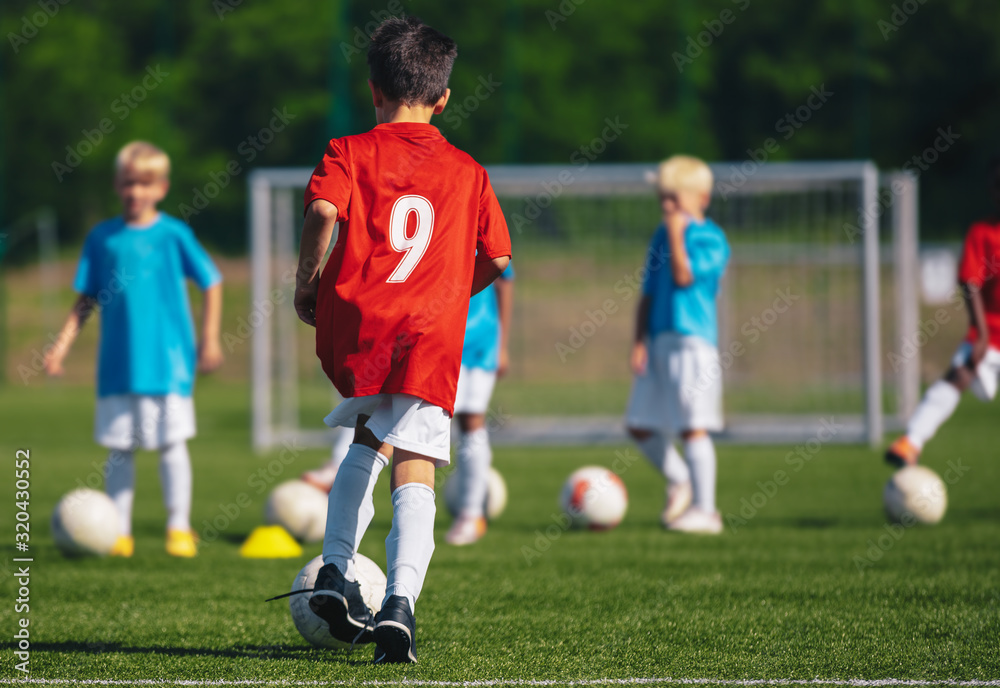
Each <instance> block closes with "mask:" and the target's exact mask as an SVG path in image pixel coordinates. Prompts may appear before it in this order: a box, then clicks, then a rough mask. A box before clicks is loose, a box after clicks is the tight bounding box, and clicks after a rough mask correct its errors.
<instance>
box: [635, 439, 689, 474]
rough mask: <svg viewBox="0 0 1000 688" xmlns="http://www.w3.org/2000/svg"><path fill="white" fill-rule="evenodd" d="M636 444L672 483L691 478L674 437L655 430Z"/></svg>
mask: <svg viewBox="0 0 1000 688" xmlns="http://www.w3.org/2000/svg"><path fill="white" fill-rule="evenodd" d="M636 444H638V445H639V448H640V449H641V450H642V453H643V454H645V456H646V458H647V459H649V461H650V463H652V464H653V467H654V468H656V470H658V471H659V472H660V473H662V474H663V477H665V478H666V479H667V480H668V481H670V483H671V484H676V483H686V482H688V481H689V480H691V473H690V471H688V467H687V464H686V463H684V459H683V458H681V455H680V454H679V453H678V452H677V448H676V447H674V441H673V438H672V437H670V438H667V437H666V436H665V435H663V434H662V433H659V432H654V433H653V434H652V435H650V436H649V437H647V438H646V439H644V440H636Z"/></svg>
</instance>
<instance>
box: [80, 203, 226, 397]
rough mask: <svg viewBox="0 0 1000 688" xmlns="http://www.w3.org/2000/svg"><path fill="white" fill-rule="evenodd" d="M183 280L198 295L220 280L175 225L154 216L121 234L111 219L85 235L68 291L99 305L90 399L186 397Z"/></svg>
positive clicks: (188, 343) (122, 228) (188, 328)
mask: <svg viewBox="0 0 1000 688" xmlns="http://www.w3.org/2000/svg"><path fill="white" fill-rule="evenodd" d="M185 278H190V279H192V280H194V282H195V284H197V285H198V287H199V288H201V289H202V290H205V289H207V288H208V287H211V286H212V285H214V284H216V283H218V282H219V281H221V279H222V276H221V275H220V274H219V271H218V269H217V268H216V267H215V264H214V263H213V262H212V259H211V258H209V256H208V253H206V252H205V249H204V248H202V246H201V244H199V243H198V241H197V239H195V237H194V233H193V232H192V231H191V228H190V227H188V226H187V225H186V224H184V223H183V222H181V221H180V220H178V219H176V218H173V217H170V216H168V215H165V214H163V213H161V214H160V216H159V218H157V220H156V221H155V222H153V224H151V225H147V226H144V227H129V226H128V225H126V224H125V222H124V220H123V219H122V218H120V217H118V218H114V219H111V220H106V221H104V222H102V223H100V224H99V225H97V226H96V227H94V229H92V230H91V231H90V234H88V235H87V239H86V241H85V242H84V245H83V254H82V255H81V256H80V263H79V266H78V267H77V271H76V280H75V281H74V283H73V288H74V289H76V291H77V292H79V293H80V294H84V295H86V296H90V297H91V298H93V299H95V300H96V301H97V303H98V305H99V310H100V314H101V315H100V317H101V342H100V351H99V353H98V359H97V396H99V397H105V396H110V395H114V394H146V395H161V394H179V395H181V396H191V391H192V388H193V386H194V372H195V353H196V352H195V340H194V324H193V323H192V322H191V306H190V304H189V302H188V294H187V284H186V282H185Z"/></svg>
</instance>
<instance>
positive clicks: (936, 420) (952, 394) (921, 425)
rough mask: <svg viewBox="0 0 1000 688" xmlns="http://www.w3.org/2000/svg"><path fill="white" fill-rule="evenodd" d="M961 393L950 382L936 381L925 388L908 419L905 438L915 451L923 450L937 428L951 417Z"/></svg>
mask: <svg viewBox="0 0 1000 688" xmlns="http://www.w3.org/2000/svg"><path fill="white" fill-rule="evenodd" d="M961 397H962V393H961V392H959V391H958V388H957V387H955V386H954V385H953V384H951V383H950V382H946V381H945V380H938V381H937V382H935V383H934V384H933V385H931V386H930V387H928V388H927V391H926V392H924V398H923V399H921V401H920V405H919V406H917V410H916V411H914V412H913V416H911V417H910V423H909V425H908V426H907V428H906V436H907V437H908V438H909V439H910V442H912V443H913V446H915V447H916V448H917V449H923V448H924V445H925V444H926V443H927V441H928V440H930V438H932V437H934V435H935V433H937V431H938V428H940V427H941V424H942V423H944V422H945V421H946V420H948V419H949V418H950V417H951V414H953V413H954V412H955V407H956V406H958V400H959V399H961Z"/></svg>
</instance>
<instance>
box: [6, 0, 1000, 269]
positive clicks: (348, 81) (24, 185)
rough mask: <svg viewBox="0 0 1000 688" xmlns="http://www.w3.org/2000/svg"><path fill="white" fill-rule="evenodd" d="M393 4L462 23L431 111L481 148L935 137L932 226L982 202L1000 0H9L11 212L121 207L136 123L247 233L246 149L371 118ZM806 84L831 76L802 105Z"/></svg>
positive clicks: (941, 226) (219, 237)
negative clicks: (613, 130)
mask: <svg viewBox="0 0 1000 688" xmlns="http://www.w3.org/2000/svg"><path fill="white" fill-rule="evenodd" d="M388 14H407V15H409V14H413V15H417V16H420V17H421V18H423V19H424V20H425V21H427V22H428V23H430V24H432V25H433V26H435V27H437V28H439V29H441V30H442V31H444V32H446V33H448V34H449V35H451V36H452V37H453V38H455V40H456V41H457V43H458V45H459V59H458V62H457V63H456V66H455V71H454V75H453V77H452V82H451V87H452V101H451V105H450V106H449V110H448V111H447V112H446V114H445V115H444V116H442V117H440V118H438V119H437V120H436V121H435V123H436V124H437V126H438V127H439V128H440V129H441V130H442V132H443V133H444V134H445V135H446V136H447V137H448V138H449V139H450V140H451V141H452V142H454V143H455V144H456V145H457V146H459V147H461V148H463V149H465V150H467V151H469V152H470V153H471V154H472V155H473V156H474V157H475V158H476V159H477V160H479V161H480V162H482V163H484V164H490V163H514V162H522V163H543V162H544V163H565V164H570V160H571V157H572V156H573V154H574V152H576V151H577V150H578V149H580V147H581V146H586V145H588V144H589V143H590V142H591V141H592V140H593V139H594V138H595V137H598V136H600V135H601V132H602V130H603V129H604V128H605V127H606V126H607V125H606V123H605V120H606V119H610V120H612V121H615V120H616V119H617V121H618V122H619V123H620V124H621V125H624V126H627V129H624V131H623V132H622V133H621V135H620V136H619V137H618V138H616V140H615V141H614V142H613V143H611V144H610V145H609V146H608V147H607V150H605V151H604V152H603V153H602V154H601V155H600V157H599V160H600V161H601V162H616V161H633V162H634V161H644V162H645V161H653V160H657V159H659V158H662V157H664V156H666V155H668V154H671V153H674V152H689V153H693V154H696V155H700V156H702V157H705V158H707V159H709V160H712V161H720V160H732V161H742V160H744V159H746V158H747V157H748V155H749V154H748V150H749V151H752V150H755V149H758V148H760V147H762V146H763V145H764V142H765V141H766V140H767V139H768V138H774V139H775V140H776V141H777V143H778V144H779V148H778V150H777V151H776V152H775V153H773V154H772V155H770V158H769V159H771V160H831V159H851V158H871V159H873V160H874V161H875V162H876V163H877V164H878V165H879V167H880V168H882V169H895V168H899V167H902V166H903V165H904V164H906V163H908V162H910V161H911V160H912V159H913V158H914V156H917V157H920V156H921V155H922V154H923V152H924V151H925V150H926V149H928V148H932V147H933V146H934V144H935V140H936V139H938V141H939V147H944V148H946V150H944V151H943V152H935V155H934V156H933V157H934V158H935V160H933V161H932V162H931V161H930V159H929V158H930V157H931V156H928V159H927V160H925V161H924V163H923V165H924V166H925V167H926V168H927V169H926V170H921V169H920V168H919V167H918V168H917V171H918V172H920V173H921V186H922V199H921V203H922V207H921V213H922V233H923V236H924V238H931V239H949V240H954V239H957V238H959V237H960V236H961V233H962V232H963V231H964V229H965V227H966V226H967V225H968V223H969V222H970V221H971V220H972V219H973V218H975V217H976V216H978V215H981V214H983V213H985V212H987V211H988V210H989V205H988V199H987V197H986V193H985V183H984V172H985V165H986V161H987V160H988V158H989V157H990V155H991V153H993V152H994V151H997V150H1000V136H998V133H997V130H996V129H997V127H996V124H995V122H996V118H997V114H998V112H1000V90H998V89H997V84H1000V44H998V42H997V41H996V38H995V32H996V28H997V27H998V26H1000V3H984V2H975V1H974V0H949V1H948V2H943V0H905V1H899V2H887V1H885V0H847V1H843V0H818V1H817V2H809V3H804V2H799V1H798V0H767V2H764V1H763V0H673V1H672V2H663V0H629V1H628V2H618V3H609V2H603V1H601V0H488V1H487V2H482V3H455V2H445V1H443V0H376V1H367V2H347V1H346V0H327V1H326V2H308V3H307V2H297V1H294V0H293V1H290V2H283V3H259V2H251V1H249V0H247V1H243V0H197V1H196V0H174V1H168V0H133V1H132V2H129V3H122V2H119V1H117V0H114V1H113V0H32V1H30V2H24V1H21V0H5V2H4V3H3V5H2V8H0V29H2V34H3V36H4V37H5V39H4V45H3V46H2V49H0V77H2V82H0V98H2V110H0V131H2V141H0V145H2V168H0V226H3V227H7V226H10V225H12V224H13V223H15V222H16V221H17V220H18V218H20V217H23V216H25V215H26V214H29V213H32V212H33V211H34V210H35V209H37V208H40V207H43V206H51V207H54V208H55V210H56V212H57V214H58V219H59V232H60V240H61V241H62V242H66V243H73V242H78V241H79V240H80V239H81V238H82V237H83V235H84V234H85V233H86V231H87V229H88V228H89V227H90V226H91V225H93V223H95V222H96V221H98V220H99V219H102V218H104V217H107V216H109V215H113V214H115V213H116V212H117V211H118V209H117V201H116V199H115V197H114V195H113V193H112V191H111V184H110V183H111V171H112V161H113V159H114V155H115V153H116V152H117V150H118V148H120V147H121V146H122V145H123V144H124V143H126V142H127V141H129V140H131V139H135V138H143V139H148V140H151V141H153V142H156V143H157V144H159V145H161V146H163V147H164V148H166V150H167V151H168V152H169V153H170V154H171V156H172V158H173V162H174V173H173V185H172V189H171V192H170V195H169V196H168V198H167V200H166V202H165V203H164V204H163V206H162V208H163V209H164V210H166V211H167V212H170V213H172V214H175V215H185V210H186V209H187V211H188V212H187V213H186V214H187V216H188V220H189V223H190V224H191V225H192V226H194V228H195V230H196V231H197V232H198V234H199V236H200V237H202V239H203V240H204V241H205V242H206V243H207V244H208V245H209V246H210V247H212V248H213V249H215V250H217V251H223V252H226V253H234V254H238V253H241V252H243V251H244V250H245V248H246V173H247V171H248V170H249V169H252V168H253V167H258V166H312V165H314V164H315V163H316V162H317V161H318V160H319V159H320V157H321V155H322V153H323V150H324V147H325V143H326V140H327V139H328V138H330V137H331V136H340V135H346V134H351V133H357V132H361V131H364V130H366V129H368V128H370V127H371V126H372V125H373V124H374V117H373V113H372V109H371V103H370V98H369V94H368V89H367V84H366V78H367V66H366V63H365V59H364V57H365V46H366V42H367V35H368V34H369V33H370V31H371V30H372V28H374V26H375V25H376V24H377V21H378V19H380V18H382V17H384V16H387V15H388ZM477 89H478V90H477ZM814 89H815V90H816V91H821V90H822V91H825V92H827V93H829V94H832V95H828V96H826V97H825V102H824V103H822V104H821V105H820V106H819V107H810V106H809V105H810V103H813V104H815V103H816V102H818V101H817V99H816V98H813V99H812V101H810V96H811V95H812V94H813V93H814ZM796 112H798V113H799V114H796ZM789 115H791V117H792V120H788V119H786V118H787V117H788V116H789ZM102 126H103V131H102ZM941 131H945V132H949V131H950V132H952V133H953V134H954V135H955V136H954V140H953V141H952V142H951V143H948V144H946V145H942V144H941V142H942V139H940V138H939V136H940V132H941ZM786 137H787V138H786ZM234 170H235V171H234ZM216 187H218V193H217V194H216V193H213V192H214V191H215V190H216ZM210 196H212V197H211V198H210ZM185 206H186V207H187V208H185ZM199 206H200V207H199ZM193 211H196V212H193Z"/></svg>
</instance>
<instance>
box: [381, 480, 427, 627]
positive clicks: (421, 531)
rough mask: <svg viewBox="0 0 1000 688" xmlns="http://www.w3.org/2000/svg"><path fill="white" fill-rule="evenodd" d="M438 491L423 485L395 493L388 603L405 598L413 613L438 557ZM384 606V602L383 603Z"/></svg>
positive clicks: (387, 552) (388, 553) (389, 544)
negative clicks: (433, 560) (393, 597)
mask: <svg viewBox="0 0 1000 688" xmlns="http://www.w3.org/2000/svg"><path fill="white" fill-rule="evenodd" d="M435 510H436V508H435V505H434V490H432V489H431V488H429V487H427V486H426V485H422V484H421V483H407V484H405V485H400V486H399V487H397V488H396V490H395V492H393V493H392V529H391V530H390V531H389V536H388V537H387V538H386V539H385V556H386V569H387V571H386V575H387V578H388V579H389V580H388V583H387V584H386V587H385V599H386V600H388V599H389V596H390V595H402V596H403V597H405V598H406V599H407V600H409V602H410V611H413V609H414V604H415V603H416V601H417V598H418V597H419V596H420V589H421V588H422V587H423V585H424V577H425V576H426V575H427V567H428V566H430V563H431V554H433V553H434V513H435ZM383 602H384V600H383Z"/></svg>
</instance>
